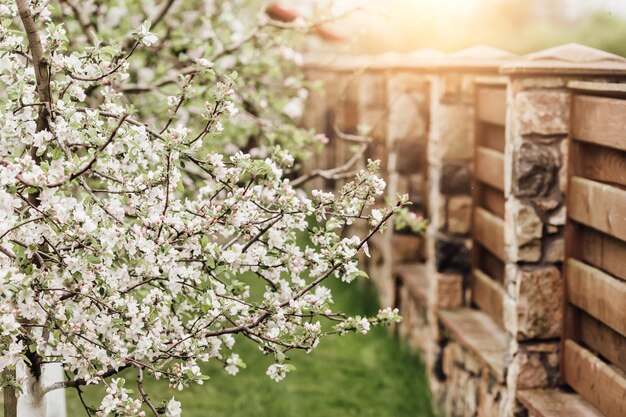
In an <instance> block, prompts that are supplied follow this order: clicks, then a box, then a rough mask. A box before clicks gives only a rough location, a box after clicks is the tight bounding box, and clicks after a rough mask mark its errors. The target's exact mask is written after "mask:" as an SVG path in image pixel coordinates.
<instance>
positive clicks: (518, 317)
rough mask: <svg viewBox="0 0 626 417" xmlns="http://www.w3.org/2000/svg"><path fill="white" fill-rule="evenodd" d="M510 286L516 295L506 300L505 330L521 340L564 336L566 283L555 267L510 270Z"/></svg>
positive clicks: (507, 271)
mask: <svg viewBox="0 0 626 417" xmlns="http://www.w3.org/2000/svg"><path fill="white" fill-rule="evenodd" d="M506 274H507V277H506V281H507V286H513V287H514V292H515V294H514V296H513V297H512V298H510V297H508V296H507V297H506V298H505V307H504V308H505V313H504V319H505V323H504V324H505V328H506V329H507V330H508V331H509V333H511V334H512V335H513V336H514V337H515V338H516V339H517V340H527V339H549V338H553V337H558V336H560V334H561V324H562V323H561V321H562V317H563V309H562V307H563V305H562V304H563V282H562V278H561V273H560V271H559V269H558V268H556V267H555V266H540V267H519V266H513V265H512V266H510V267H507V269H506Z"/></svg>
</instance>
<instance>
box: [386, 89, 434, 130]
mask: <svg viewBox="0 0 626 417" xmlns="http://www.w3.org/2000/svg"><path fill="white" fill-rule="evenodd" d="M394 93H395V94H394ZM390 94H392V95H393V96H392V97H390V103H389V119H388V120H389V124H388V127H387V132H388V138H389V139H390V140H391V141H395V140H402V139H415V138H416V137H419V136H422V135H424V133H425V132H426V127H427V120H426V115H427V113H426V112H425V109H424V108H423V107H424V104H425V97H424V94H423V93H421V92H413V93H410V92H402V93H398V92H393V91H390Z"/></svg>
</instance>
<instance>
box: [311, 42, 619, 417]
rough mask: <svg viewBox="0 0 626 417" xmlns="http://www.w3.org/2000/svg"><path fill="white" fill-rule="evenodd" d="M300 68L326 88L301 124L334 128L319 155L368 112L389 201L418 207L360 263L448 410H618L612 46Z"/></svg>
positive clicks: (343, 149) (341, 157) (520, 415)
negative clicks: (417, 224)
mask: <svg viewBox="0 0 626 417" xmlns="http://www.w3.org/2000/svg"><path fill="white" fill-rule="evenodd" d="M318 58H319V57H318ZM307 71H308V72H309V77H310V78H312V79H316V80H321V81H323V83H324V84H326V86H327V93H326V95H325V96H324V95H320V96H319V97H312V98H311V102H310V103H309V108H308V112H307V114H306V120H305V125H307V126H309V127H312V128H316V129H317V130H320V131H323V132H326V134H327V135H328V136H329V138H330V139H331V141H330V143H329V145H328V147H327V152H326V154H325V156H322V157H320V158H318V159H316V160H319V161H322V162H321V163H320V164H318V166H321V165H323V164H325V165H323V167H329V166H330V164H331V162H332V161H334V163H335V164H337V163H341V162H344V161H346V160H348V159H349V158H350V157H351V156H352V155H353V154H354V151H355V146H354V144H350V143H348V142H346V141H345V139H346V138H345V135H344V134H345V133H357V130H358V129H357V126H358V125H370V126H371V127H372V128H373V129H372V131H371V136H372V137H373V141H374V142H373V143H372V145H371V147H370V150H368V153H366V155H365V156H369V157H375V158H379V159H381V160H382V162H383V163H382V166H383V175H384V176H385V178H386V180H387V182H388V187H389V188H388V197H389V198H390V199H393V198H394V195H395V193H396V192H400V193H409V194H410V196H411V200H412V201H413V202H414V203H415V205H414V207H415V211H416V213H419V214H424V215H426V216H427V217H428V218H429V219H430V226H429V229H428V232H427V233H426V236H425V237H424V238H425V242H424V239H422V238H420V237H419V236H415V235H411V234H410V233H397V232H391V231H390V232H387V233H386V234H385V235H383V236H382V237H379V238H378V239H377V241H376V242H374V244H373V248H372V258H371V259H369V261H368V262H367V264H366V266H367V268H368V269H369V272H370V276H371V277H372V280H373V281H374V283H375V284H376V288H377V289H378V292H379V295H380V301H381V304H384V305H388V306H394V307H399V308H400V309H401V313H402V314H403V316H404V318H405V320H404V322H403V323H402V324H401V325H399V326H398V328H397V331H398V333H399V335H400V336H401V338H402V339H404V340H406V341H408V343H409V344H410V345H411V346H413V347H415V348H417V349H419V350H420V351H421V352H422V354H423V357H424V359H425V361H426V364H427V368H428V372H429V380H430V387H431V391H432V393H433V397H434V399H435V402H436V404H437V405H438V406H439V407H440V408H441V409H442V410H443V411H444V414H445V415H446V417H448V416H449V417H453V416H463V417H477V416H485V417H488V416H502V417H514V416H515V417H526V416H528V417H539V416H545V417H554V416H568V417H579V416H580V417H582V416H589V417H602V416H605V417H622V416H626V377H625V375H626V59H624V58H621V57H617V56H615V55H611V54H607V53H605V52H602V51H598V50H594V49H591V48H586V47H582V46H580V45H564V46H562V47H557V48H554V49H550V50H546V51H541V52H538V53H536V54H531V55H528V56H525V57H520V58H518V57H514V56H512V55H511V54H509V53H507V52H504V51H499V50H496V49H493V48H489V47H474V48H469V49H467V50H463V51H459V52H457V53H454V54H450V55H447V56H443V55H442V54H437V53H433V52H432V51H418V52H416V53H413V54H410V55H404V56H401V55H387V56H379V57H358V58H354V57H340V58H338V59H336V58H333V59H330V60H328V59H326V60H325V61H324V64H323V65H321V64H320V61H319V59H318V60H316V61H315V62H314V63H313V64H311V63H310V64H309V65H308V67H307ZM339 86H344V87H342V88H339ZM340 91H342V92H343V93H342V94H343V95H342V94H340V93H339V92H340ZM308 163H309V165H311V164H312V162H311V161H309V162H308ZM315 185H316V186H319V187H326V188H332V187H333V186H336V185H337V184H335V183H333V182H332V181H326V182H325V183H324V182H319V183H317V184H315Z"/></svg>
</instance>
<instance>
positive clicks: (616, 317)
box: [565, 258, 626, 336]
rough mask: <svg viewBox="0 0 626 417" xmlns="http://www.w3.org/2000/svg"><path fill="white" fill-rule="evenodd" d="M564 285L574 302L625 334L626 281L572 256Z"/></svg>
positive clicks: (568, 262)
mask: <svg viewBox="0 0 626 417" xmlns="http://www.w3.org/2000/svg"><path fill="white" fill-rule="evenodd" d="M565 285H566V286H567V294H568V298H569V301H570V302H571V303H572V304H574V305H576V306H577V307H580V308H581V309H583V310H585V311H586V312H587V313H589V314H591V315H592V316H594V317H595V318H597V319H598V320H600V321H602V322H603V323H605V324H606V325H608V326H609V327H611V328H612V329H613V330H615V331H617V332H618V333H620V334H621V335H622V336H626V320H624V313H625V312H626V283H624V282H623V281H619V280H617V279H615V278H613V277H612V276H610V275H608V274H605V273H604V272H602V271H600V270H599V269H597V268H594V267H592V266H589V265H587V264H585V263H582V262H580V261H577V260H575V259H571V258H570V259H568V260H567V277H566V283H565Z"/></svg>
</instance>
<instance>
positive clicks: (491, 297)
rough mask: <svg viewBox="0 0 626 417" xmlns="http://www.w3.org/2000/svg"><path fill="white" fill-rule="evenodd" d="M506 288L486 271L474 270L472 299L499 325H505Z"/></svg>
mask: <svg viewBox="0 0 626 417" xmlns="http://www.w3.org/2000/svg"><path fill="white" fill-rule="evenodd" d="M504 296H505V293H504V288H503V287H502V285H500V284H499V283H498V282H496V281H495V280H494V279H493V278H491V277H490V276H488V275H487V274H485V273H484V272H482V271H480V270H478V269H474V271H473V272H472V301H473V302H474V303H475V304H476V305H477V306H478V307H479V308H480V309H481V310H482V311H484V312H485V313H487V314H488V315H489V316H490V317H491V318H492V319H493V320H494V321H495V322H496V323H498V325H500V326H504V319H503V310H504Z"/></svg>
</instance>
